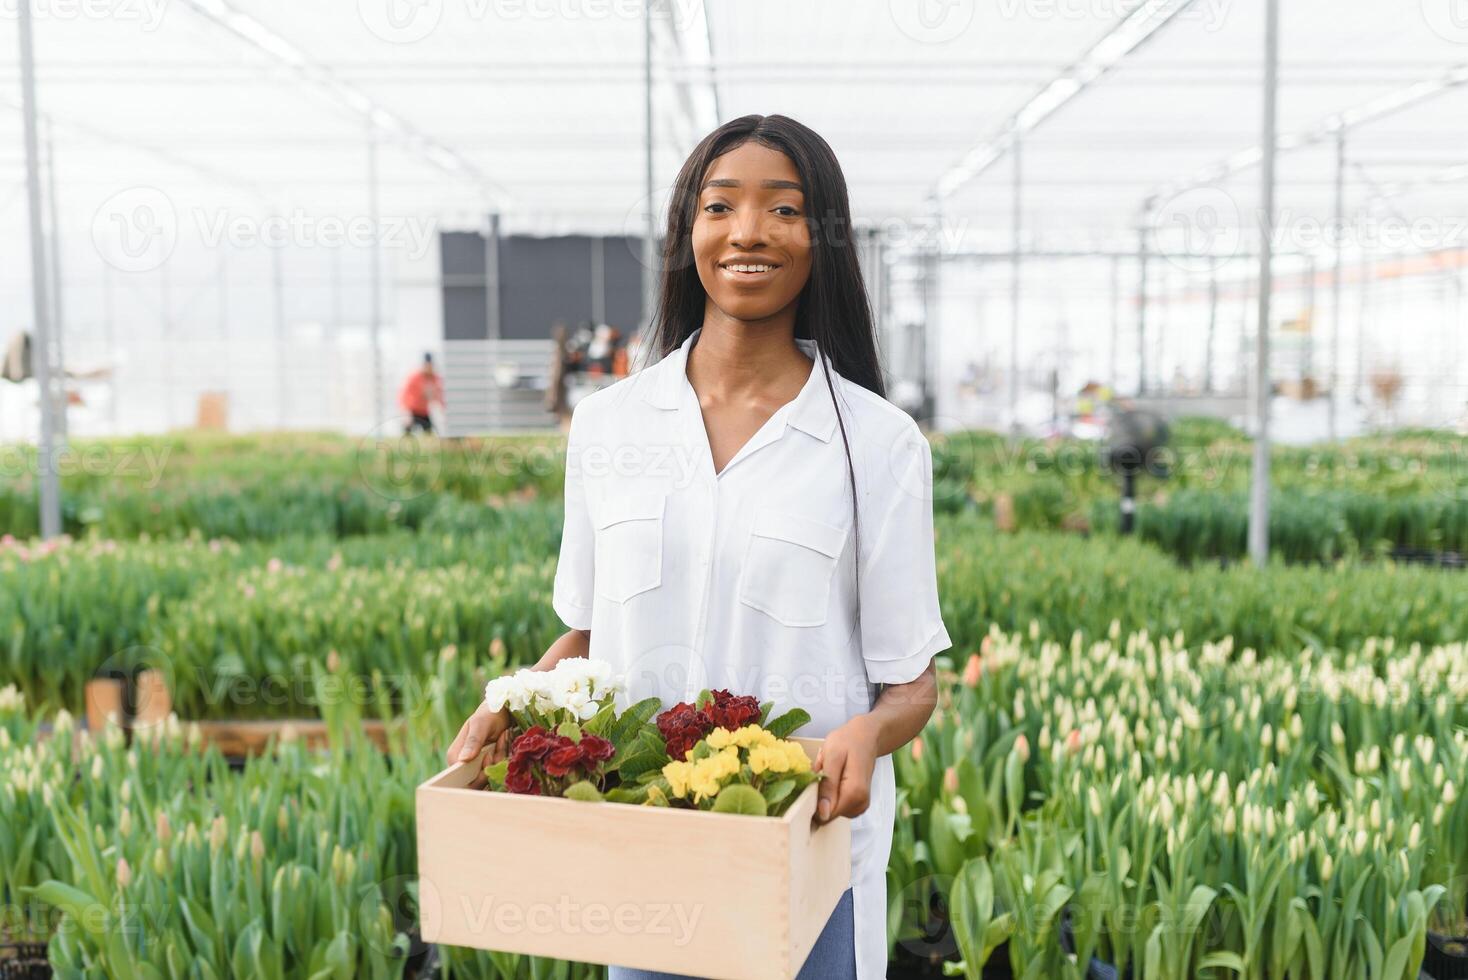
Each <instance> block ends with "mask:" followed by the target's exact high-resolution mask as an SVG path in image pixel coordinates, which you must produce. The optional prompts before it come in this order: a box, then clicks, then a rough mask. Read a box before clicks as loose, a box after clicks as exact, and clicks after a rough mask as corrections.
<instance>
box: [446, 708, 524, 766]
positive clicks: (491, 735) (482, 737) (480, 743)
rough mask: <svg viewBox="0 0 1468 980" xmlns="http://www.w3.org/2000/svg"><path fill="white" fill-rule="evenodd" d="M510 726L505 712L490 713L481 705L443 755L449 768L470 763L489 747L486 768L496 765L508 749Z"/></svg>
mask: <svg viewBox="0 0 1468 980" xmlns="http://www.w3.org/2000/svg"><path fill="white" fill-rule="evenodd" d="M511 724H512V719H511V718H510V711H509V709H508V708H501V709H500V710H498V711H490V710H489V706H488V705H484V704H481V705H480V706H479V708H478V710H476V711H475V712H474V713H473V714H472V715H470V716H469V719H468V720H467V721H465V722H464V724H463V727H461V728H460V729H459V735H458V737H457V738H455V739H454V741H453V744H451V745H450V746H449V750H448V752H447V753H446V757H447V759H448V763H449V765H451V766H453V765H457V764H458V763H460V762H469V761H471V760H472V759H473V758H474V757H475V756H477V755H478V754H479V753H480V751H481V750H482V749H483V748H484V747H485V746H489V755H488V757H487V758H486V759H485V760H484V762H485V764H486V765H490V764H493V763H495V762H498V761H499V760H500V759H501V758H503V757H504V755H505V753H506V752H507V751H508V749H509V745H508V743H509V735H510V725H511ZM481 778H482V777H481Z"/></svg>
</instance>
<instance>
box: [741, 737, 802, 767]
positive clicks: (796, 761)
mask: <svg viewBox="0 0 1468 980" xmlns="http://www.w3.org/2000/svg"><path fill="white" fill-rule="evenodd" d="M749 769H750V771H751V772H753V773H755V774H756V775H759V774H761V773H765V772H773V773H785V772H809V771H810V756H808V755H806V754H805V749H802V748H801V747H800V746H799V745H798V744H797V743H795V742H791V741H788V740H786V739H773V740H772V741H771V742H770V744H767V745H757V746H755V747H754V748H752V749H750V750H749Z"/></svg>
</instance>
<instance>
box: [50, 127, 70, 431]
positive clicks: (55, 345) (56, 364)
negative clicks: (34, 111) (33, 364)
mask: <svg viewBox="0 0 1468 980" xmlns="http://www.w3.org/2000/svg"><path fill="white" fill-rule="evenodd" d="M45 121H46V212H47V214H48V215H49V218H48V220H49V221H50V223H51V264H50V270H51V283H50V289H51V297H52V299H51V313H52V320H51V363H52V365H53V367H52V369H51V370H52V374H51V377H52V379H53V380H54V381H55V384H56V438H57V442H58V444H59V446H60V448H62V449H64V448H66V440H67V430H68V425H67V419H66V408H67V406H66V314H65V302H64V300H63V298H62V295H61V292H62V290H61V222H60V220H59V219H58V218H57V204H56V126H55V124H54V123H53V122H52V121H51V117H50V116H47V117H46V120H45Z"/></svg>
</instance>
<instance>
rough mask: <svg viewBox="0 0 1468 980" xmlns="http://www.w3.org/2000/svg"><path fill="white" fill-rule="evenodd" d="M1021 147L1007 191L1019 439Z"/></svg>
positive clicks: (1013, 404)
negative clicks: (1008, 199) (1008, 190)
mask: <svg viewBox="0 0 1468 980" xmlns="http://www.w3.org/2000/svg"><path fill="white" fill-rule="evenodd" d="M1023 150H1024V146H1023V144H1021V142H1020V139H1019V134H1018V133H1016V134H1015V137H1014V149H1013V151H1012V152H1013V154H1014V174H1013V180H1012V183H1011V187H1010V208H1011V211H1010V232H1011V235H1012V242H1011V246H1012V250H1011V253H1010V281H1009V314H1010V319H1009V431H1010V434H1011V435H1014V436H1018V435H1019V302H1020V271H1021V270H1020V238H1021V235H1022V234H1023V232H1024V214H1023V210H1022V207H1021V205H1022V203H1023V200H1022V197H1021V195H1022V194H1023V193H1024V153H1023Z"/></svg>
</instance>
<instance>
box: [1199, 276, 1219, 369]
mask: <svg viewBox="0 0 1468 980" xmlns="http://www.w3.org/2000/svg"><path fill="white" fill-rule="evenodd" d="M1217 337H1218V270H1217V269H1216V268H1211V269H1209V270H1208V341H1207V346H1206V347H1205V348H1204V349H1203V390H1204V391H1205V392H1206V393H1208V394H1210V395H1211V394H1213V346H1214V342H1215V341H1216V339H1217Z"/></svg>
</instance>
